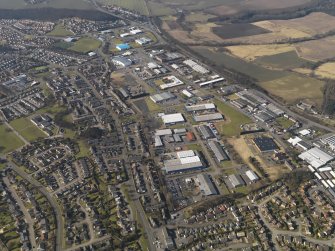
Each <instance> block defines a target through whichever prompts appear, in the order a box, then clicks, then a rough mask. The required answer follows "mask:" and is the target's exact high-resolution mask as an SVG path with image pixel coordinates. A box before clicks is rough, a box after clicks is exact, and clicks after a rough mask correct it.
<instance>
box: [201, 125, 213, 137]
mask: <svg viewBox="0 0 335 251" xmlns="http://www.w3.org/2000/svg"><path fill="white" fill-rule="evenodd" d="M198 129H199V132H200V133H201V136H202V138H203V139H212V138H215V135H214V133H213V131H212V130H211V129H210V128H209V126H207V125H201V126H199V127H198Z"/></svg>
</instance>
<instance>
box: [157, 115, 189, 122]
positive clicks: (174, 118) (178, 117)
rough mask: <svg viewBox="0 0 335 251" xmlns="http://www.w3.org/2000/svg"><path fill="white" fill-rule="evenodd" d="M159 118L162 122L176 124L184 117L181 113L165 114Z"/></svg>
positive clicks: (183, 120)
mask: <svg viewBox="0 0 335 251" xmlns="http://www.w3.org/2000/svg"><path fill="white" fill-rule="evenodd" d="M161 118H162V120H163V123H164V124H176V123H183V122H185V119H184V117H183V115H182V114H181V113H173V114H165V115H163V116H162V117H161Z"/></svg>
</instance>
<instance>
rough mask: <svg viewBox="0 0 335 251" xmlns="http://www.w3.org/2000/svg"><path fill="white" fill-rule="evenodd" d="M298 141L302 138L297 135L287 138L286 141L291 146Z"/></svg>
mask: <svg viewBox="0 0 335 251" xmlns="http://www.w3.org/2000/svg"><path fill="white" fill-rule="evenodd" d="M300 141H302V139H301V138H299V137H297V136H296V137H294V138H289V139H288V140H287V142H288V143H290V144H291V145H292V146H296V145H297V144H298V143H299V142H300Z"/></svg>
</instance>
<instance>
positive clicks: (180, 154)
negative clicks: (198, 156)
mask: <svg viewBox="0 0 335 251" xmlns="http://www.w3.org/2000/svg"><path fill="white" fill-rule="evenodd" d="M193 156H195V153H194V151H193V150H187V151H180V152H177V157H178V158H179V159H182V158H187V157H193Z"/></svg>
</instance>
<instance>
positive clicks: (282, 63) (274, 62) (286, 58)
mask: <svg viewBox="0 0 335 251" xmlns="http://www.w3.org/2000/svg"><path fill="white" fill-rule="evenodd" d="M255 62H256V63H259V64H261V65H265V66H270V67H274V68H280V69H293V68H299V67H302V66H303V65H307V64H308V63H310V61H308V60H305V59H302V58H300V57H299V56H298V54H297V53H296V52H295V51H289V52H284V53H279V54H276V55H271V56H264V57H258V58H257V59H256V60H255Z"/></svg>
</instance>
